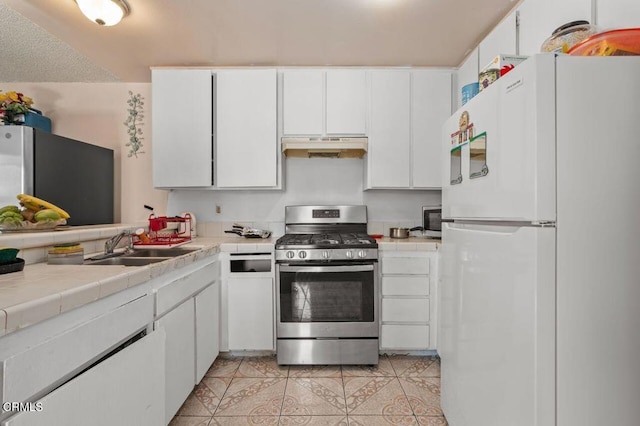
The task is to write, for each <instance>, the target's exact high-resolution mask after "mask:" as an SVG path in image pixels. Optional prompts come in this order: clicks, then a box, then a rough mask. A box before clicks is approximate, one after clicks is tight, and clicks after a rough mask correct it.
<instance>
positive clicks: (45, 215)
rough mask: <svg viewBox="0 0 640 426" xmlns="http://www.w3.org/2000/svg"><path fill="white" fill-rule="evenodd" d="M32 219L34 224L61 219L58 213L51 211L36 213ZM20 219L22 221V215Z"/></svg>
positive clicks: (45, 210)
mask: <svg viewBox="0 0 640 426" xmlns="http://www.w3.org/2000/svg"><path fill="white" fill-rule="evenodd" d="M33 218H34V219H35V220H36V222H44V221H45V220H60V219H61V218H62V217H61V215H60V213H58V212H57V211H55V210H53V209H44V210H39V211H37V212H36V213H35V214H34V215H33ZM20 219H22V215H20Z"/></svg>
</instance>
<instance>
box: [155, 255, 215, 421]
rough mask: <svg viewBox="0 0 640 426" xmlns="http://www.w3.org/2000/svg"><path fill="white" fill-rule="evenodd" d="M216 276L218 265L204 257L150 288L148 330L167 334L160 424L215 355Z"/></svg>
mask: <svg viewBox="0 0 640 426" xmlns="http://www.w3.org/2000/svg"><path fill="white" fill-rule="evenodd" d="M185 269H187V268H185ZM218 278H219V264H218V263H217V262H211V261H208V262H206V263H205V264H204V265H202V264H201V265H193V266H191V267H188V269H187V270H185V271H184V272H183V273H182V274H177V275H175V276H173V277H171V278H167V279H166V280H165V281H164V282H163V283H162V284H161V285H160V286H158V288H156V315H157V319H156V321H155V322H154V329H156V330H164V332H165V333H166V335H167V338H166V343H165V354H166V355H165V366H164V370H165V376H166V398H165V424H168V423H169V422H170V421H171V419H172V418H173V416H174V415H175V414H176V413H177V412H178V409H179V408H180V406H181V405H182V404H183V403H184V401H185V400H186V399H187V397H188V396H189V394H190V393H191V391H192V390H193V387H194V385H195V384H196V383H198V382H200V380H201V379H202V377H203V376H204V374H205V373H206V372H207V369H208V368H209V367H210V366H211V364H212V363H213V361H214V360H215V358H216V356H217V355H218V349H219V312H220V306H219V283H220V281H219V279H218Z"/></svg>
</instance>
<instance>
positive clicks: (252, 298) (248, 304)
mask: <svg viewBox="0 0 640 426" xmlns="http://www.w3.org/2000/svg"><path fill="white" fill-rule="evenodd" d="M227 302H228V330H229V350H273V349H274V344H273V341H274V338H273V328H274V312H273V279H272V278H266V277H263V278H229V279H228V281H227Z"/></svg>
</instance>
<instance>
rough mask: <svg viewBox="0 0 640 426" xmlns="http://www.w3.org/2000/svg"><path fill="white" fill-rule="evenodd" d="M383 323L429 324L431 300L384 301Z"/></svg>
mask: <svg viewBox="0 0 640 426" xmlns="http://www.w3.org/2000/svg"><path fill="white" fill-rule="evenodd" d="M382 322H425V323H426V322H429V299H426V298H425V299H396V298H387V297H385V298H383V299H382Z"/></svg>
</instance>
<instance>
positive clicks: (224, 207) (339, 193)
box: [167, 158, 440, 223]
mask: <svg viewBox="0 0 640 426" xmlns="http://www.w3.org/2000/svg"><path fill="white" fill-rule="evenodd" d="M284 161H285V162H284V166H285V168H284V175H285V190H284V191H207V190H173V191H171V192H170V193H169V202H168V206H167V212H168V214H169V215H174V214H178V213H180V212H183V211H191V212H193V213H195V215H196V218H197V220H198V222H203V221H204V222H210V221H219V222H231V221H238V222H252V223H264V222H284V208H285V206H287V205H295V204H329V205H333V204H366V205H367V206H368V214H369V220H370V221H379V222H382V221H388V222H391V221H396V222H412V223H421V221H422V218H421V215H422V206H423V205H431V204H440V191H398V190H384V191H382V190H379V191H363V190H362V188H363V166H364V161H365V160H362V159H328V158H287V159H285V160H284ZM238 167H242V165H238ZM216 206H220V208H221V213H220V214H217V213H216V212H215V208H216Z"/></svg>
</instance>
